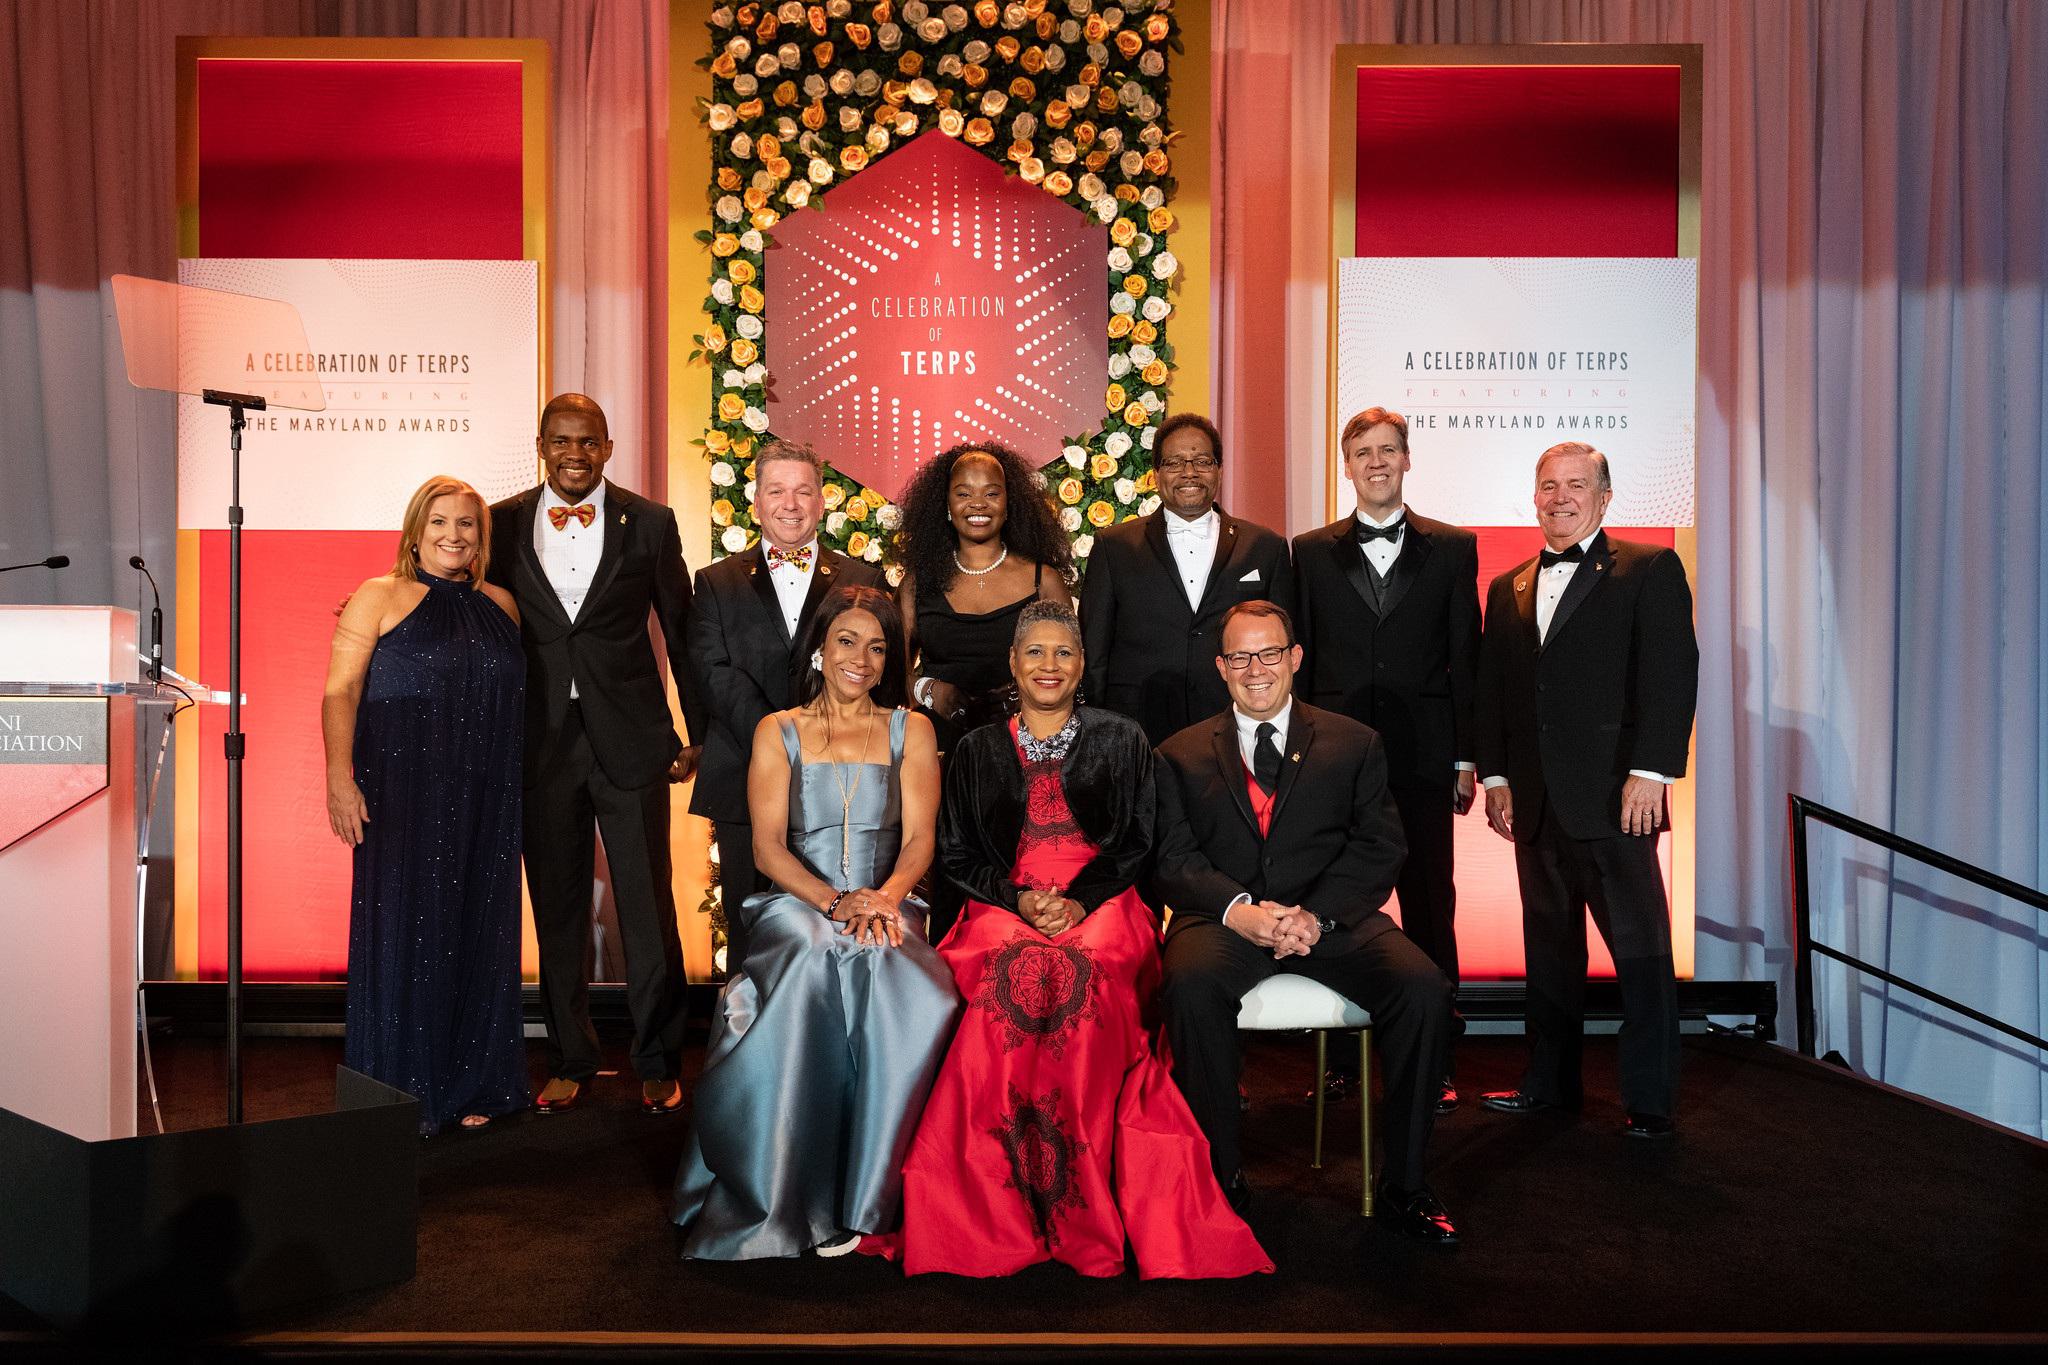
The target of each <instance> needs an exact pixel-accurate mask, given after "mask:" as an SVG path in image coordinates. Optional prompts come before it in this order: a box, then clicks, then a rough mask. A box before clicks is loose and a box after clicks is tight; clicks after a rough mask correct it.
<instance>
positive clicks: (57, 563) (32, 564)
mask: <svg viewBox="0 0 2048 1365" xmlns="http://www.w3.org/2000/svg"><path fill="white" fill-rule="evenodd" d="M70 563H71V556H70V555H51V556H50V557H49V558H48V559H36V560H31V561H29V562H28V563H26V564H8V565H5V566H0V573H13V572H14V571H15V570H16V569H62V568H65V567H66V566H68V565H69V564H70Z"/></svg>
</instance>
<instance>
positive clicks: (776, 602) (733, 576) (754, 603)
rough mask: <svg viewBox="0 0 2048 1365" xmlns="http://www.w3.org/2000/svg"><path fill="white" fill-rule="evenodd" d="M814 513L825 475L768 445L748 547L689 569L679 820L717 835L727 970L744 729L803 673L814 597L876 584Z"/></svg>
mask: <svg viewBox="0 0 2048 1365" xmlns="http://www.w3.org/2000/svg"><path fill="white" fill-rule="evenodd" d="M824 511H825V471H824V466H823V464H822V463H821V462H820V460H819V459H818V454H817V452H816V451H814V450H812V449H811V448H810V447H809V446H803V445H794V444H791V443H790V442H787V441H770V442H769V443H768V444H767V445H765V446H763V447H761V450H760V452H759V453H758V454H756V455H755V456H754V520H755V522H756V524H758V525H759V526H760V528H761V539H760V541H759V542H758V543H757V544H755V545H754V546H753V547H752V548H751V549H749V550H747V551H745V552H744V553H741V554H736V555H728V556H726V557H725V558H724V559H721V560H719V561H718V562H717V563H715V564H710V565H707V566H706V567H704V568H702V569H699V570H698V571H697V591H696V599H695V603H694V606H693V609H692V611H691V613H690V630H689V636H688V639H689V646H690V658H691V660H692V663H693V666H694V667H695V668H696V670H697V682H698V691H699V692H700V693H701V694H702V696H703V698H704V710H705V716H706V721H707V724H706V728H705V731H704V760H703V762H702V763H701V764H699V765H698V768H697V786H696V790H695V791H694V792H693V793H692V794H691V797H690V813H691V814H693V815H702V816H705V817H706V818H708V819H710V820H711V821H712V822H713V824H714V828H715V829H716V831H717V838H718V880H719V885H720V887H721V888H722V894H723V897H724V901H725V924H726V955H725V961H726V969H727V970H728V971H731V970H733V969H735V968H737V967H738V966H739V963H740V960H741V959H742V958H743V957H745V956H746V923H745V918H746V917H745V915H744V913H743V911H742V908H741V905H742V902H744V901H745V900H746V898H747V897H748V896H750V895H752V894H753V893H754V892H755V891H757V890H760V889H761V887H760V876H759V874H758V873H757V872H756V870H755V867H754V826H753V824H752V823H751V821H750V818H749V815H748V809H747V765H748V763H749V761H750V759H751V756H752V751H753V743H754V727H755V726H757V725H759V724H760V723H761V720H762V718H763V717H764V716H767V715H768V714H769V713H770V712H774V711H780V710H782V709H783V708H784V707H786V706H788V705H789V704H790V701H791V699H792V697H793V695H794V689H795V682H796V673H795V670H796V669H799V668H804V667H808V666H809V661H808V660H805V659H798V658H795V657H794V655H795V651H796V648H797V646H798V645H799V644H800V643H801V642H802V641H803V639H804V637H805V635H806V633H807V632H808V631H809V630H810V628H811V618H812V616H813V615H814V614H816V612H817V609H818V603H819V602H820V601H822V600H823V599H824V596H825V594H826V593H828V592H830V591H831V590H832V589H834V588H844V587H876V586H879V585H880V583H881V579H882V574H881V570H879V569H878V568H876V567H875V566H874V565H872V564H865V563H862V562H861V561H860V560H857V559H849V558H848V557H847V556H845V555H843V554H840V553H839V552H838V551H836V550H828V549H826V548H825V547H824V546H822V545H820V544H819V543H818V520H819V518H820V517H822V516H823V515H824Z"/></svg>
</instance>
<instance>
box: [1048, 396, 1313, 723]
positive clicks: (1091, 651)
mask: <svg viewBox="0 0 2048 1365" xmlns="http://www.w3.org/2000/svg"><path fill="white" fill-rule="evenodd" d="M1153 452H1154V456H1153V458H1154V466H1153V467H1154V470H1155V471H1156V473H1157V475H1158V479H1159V507H1158V509H1157V510H1156V511H1154V512H1152V513H1151V514H1150V515H1148V516H1142V517H1138V518H1136V519H1135V520H1132V521H1126V522H1123V523H1121V524H1119V525H1116V526H1111V527H1108V528H1106V529H1104V530H1103V531H1102V532H1101V533H1100V534H1099V535H1097V536H1096V538H1095V548H1094V550H1093V551H1092V552H1091V553H1090V554H1089V556H1088V574H1087V577H1086V578H1085V579H1083V580H1082V583H1081V632H1082V635H1083V637H1084V638H1083V643H1084V645H1085V651H1084V652H1085V656H1086V658H1087V673H1086V675H1085V676H1084V678H1083V683H1082V686H1083V696H1084V699H1085V700H1086V701H1087V702H1089V703H1090V704H1092V705H1096V706H1106V707H1108V708H1109V709H1111V710H1113V711H1120V712H1122V713H1123V714H1124V715H1127V716H1129V717H1130V718H1131V719H1133V720H1135V721H1137V722H1138V724H1139V725H1141V726H1143V727H1144V730H1145V737H1146V738H1147V739H1148V740H1150V741H1151V742H1152V743H1153V744H1155V745H1157V744H1159V743H1161V742H1163V741H1164V740H1165V739H1166V738H1167V737H1168V736H1169V735H1172V734H1174V733H1176V732H1178V731H1180V730H1184V729H1186V728H1187V727H1188V726H1190V725H1192V724H1194V723H1195V722H1196V721H1198V720H1206V719H1208V718H1209V717H1211V716H1214V715H1216V714H1217V713H1218V712H1220V711H1222V710H1223V708H1224V707H1226V706H1228V705H1229V704H1230V695H1229V693H1228V692H1227V691H1226V690H1225V688H1224V686H1223V680H1222V678H1221V677H1219V676H1218V674H1217V672H1216V663H1215V660H1216V655H1217V651H1218V648H1219V645H1218V641H1219V639H1220V638H1221V632H1222V629H1223V616H1224V613H1226V612H1228V611H1229V610H1230V609H1231V608H1232V607H1234V606H1236V605H1237V604H1238V603H1240V602H1254V601H1260V600H1264V601H1268V602H1274V603H1277V604H1279V605H1280V606H1281V607H1283V608H1285V609H1286V610H1288V611H1290V612H1291V611H1293V610H1294V566H1293V563H1292V561H1291V560H1290V559H1289V557H1288V553H1287V541H1286V539H1285V538H1284V537H1282V536H1280V535H1278V534H1276V533H1275V532H1273V531H1269V530H1267V529H1266V528H1265V527H1263V526H1259V525H1256V524H1255V523H1252V522H1249V521H1241V520H1239V519H1238V518H1236V517H1233V516H1231V515H1230V514H1229V513H1228V512H1226V511H1224V510H1223V509H1222V508H1221V507H1218V506H1217V505H1216V494H1217V490H1218V489H1219V488H1220V487H1221V486H1222V483H1223V437H1222V435H1221V434H1220V433H1219V432H1218V431H1217V430H1216V424H1215V423H1213V422H1211V421H1210V420H1209V419H1208V418H1206V417H1203V416H1201V415H1199V414H1197V413H1177V414H1175V415H1174V416H1172V417H1169V418H1167V419H1166V421H1165V422H1164V423H1162V424H1161V425H1160V427H1159V435H1158V438H1157V440H1156V442H1155V444H1154V446H1153Z"/></svg>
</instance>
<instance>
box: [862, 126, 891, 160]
mask: <svg viewBox="0 0 2048 1365" xmlns="http://www.w3.org/2000/svg"><path fill="white" fill-rule="evenodd" d="M867 142H868V154H869V155H870V156H880V155H881V154H882V153H883V152H886V151H888V150H889V130H888V129H887V128H884V127H883V126H882V125H881V124H879V123H877V124H876V125H874V126H873V127H872V128H870V129H868V138H867Z"/></svg>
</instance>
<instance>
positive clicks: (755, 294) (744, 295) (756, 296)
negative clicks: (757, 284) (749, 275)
mask: <svg viewBox="0 0 2048 1365" xmlns="http://www.w3.org/2000/svg"><path fill="white" fill-rule="evenodd" d="M767 306H768V300H767V299H765V298H763V297H761V291H760V290H758V289H756V288H754V286H753V285H751V284H746V285H741V286H740V307H742V308H744V309H746V310H747V311H748V312H749V313H758V312H760V311H761V310H762V309H763V308H765V307H767Z"/></svg>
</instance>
